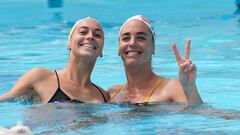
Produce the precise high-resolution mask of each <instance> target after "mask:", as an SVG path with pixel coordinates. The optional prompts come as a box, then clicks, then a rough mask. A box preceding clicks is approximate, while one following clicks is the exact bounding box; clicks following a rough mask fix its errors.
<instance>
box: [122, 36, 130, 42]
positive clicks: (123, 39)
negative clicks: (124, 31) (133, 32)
mask: <svg viewBox="0 0 240 135" xmlns="http://www.w3.org/2000/svg"><path fill="white" fill-rule="evenodd" d="M129 39H130V38H129V37H122V38H121V40H122V41H124V42H127V41H129Z"/></svg>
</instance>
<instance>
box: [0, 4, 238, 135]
mask: <svg viewBox="0 0 240 135" xmlns="http://www.w3.org/2000/svg"><path fill="white" fill-rule="evenodd" d="M135 14H143V15H145V16H146V17H148V18H149V19H150V20H151V21H152V22H153V24H154V26H155V29H156V34H157V38H156V54H155V55H154V57H153V68H154V71H155V72H156V73H157V74H159V75H162V76H164V77H169V78H177V73H178V71H177V64H176V61H175V58H174V57H175V56H174V54H173V52H172V51H171V44H172V43H173V42H175V43H177V45H178V47H179V49H180V50H181V52H184V47H185V41H186V39H189V38H190V39H191V40H192V46H191V47H192V48H191V59H192V60H193V62H194V63H196V64H197V67H198V77H197V85H198V89H199V93H200V95H201V97H202V99H203V101H204V102H205V103H204V105H200V106H193V107H187V106H183V105H178V104H165V103H162V104H157V105H151V106H141V105H126V104H120V105H119V104H101V105H99V104H97V105H91V104H67V103H62V104H47V105H32V104H30V103H19V102H16V103H8V102H7V103H0V127H7V128H9V127H11V126H13V125H15V124H16V122H17V121H23V122H24V123H26V125H28V126H30V127H31V129H32V130H33V132H34V133H35V134H63V135H65V134H123V135H125V134H238V133H239V131H240V122H239V118H240V112H239V111H240V109H239V106H240V102H239V99H240V88H239V84H240V73H239V71H240V38H239V36H240V11H239V10H237V6H236V5H235V1H234V0H221V1H219V0H211V1H207V0H204V1H195V0H185V1H179V0H159V1H154V0H149V1H143V0H140V1H139V0H131V1H126V0H116V1H114V2H113V1H111V0H101V1H94V0H81V1H77V0H71V1H68V0H34V1H32V0H8V1H0V20H1V21H0V51H1V53H0V94H3V93H4V92H6V91H7V90H9V89H10V88H11V87H12V86H13V84H14V83H15V81H16V80H17V79H18V78H19V77H20V76H21V75H22V74H23V73H24V72H26V71H27V70H29V69H31V68H34V67H44V68H49V69H53V70H54V69H61V68H63V67H64V66H65V65H66V63H67V58H68V51H67V37H68V32H69V30H70V28H71V26H72V25H73V24H74V22H75V21H76V20H78V19H80V18H83V17H86V16H91V17H94V18H96V19H98V20H99V21H100V22H101V24H102V25H103V27H104V31H105V37H106V38H105V46H104V52H103V55H104V56H103V58H99V59H98V60H97V63H96V66H95V68H94V72H93V75H92V81H93V82H95V83H96V84H98V85H100V86H101V87H103V88H104V89H107V88H108V87H110V86H111V85H113V84H117V83H124V82H126V79H125V74H124V68H123V64H122V61H121V59H120V57H119V56H117V53H118V30H119V28H120V26H121V24H122V23H123V22H124V20H126V19H127V18H129V17H131V16H132V15H135Z"/></svg>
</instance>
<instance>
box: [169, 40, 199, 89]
mask: <svg viewBox="0 0 240 135" xmlns="http://www.w3.org/2000/svg"><path fill="white" fill-rule="evenodd" d="M190 43H191V40H187V44H186V52H185V56H184V58H181V56H180V54H179V52H178V49H177V46H176V44H173V45H172V48H173V51H174V54H175V56H176V60H177V63H178V68H179V81H180V82H181V84H182V85H183V87H188V86H190V85H195V80H196V76H197V68H196V65H195V64H193V63H192V61H191V60H189V55H190Z"/></svg>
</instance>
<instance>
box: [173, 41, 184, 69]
mask: <svg viewBox="0 0 240 135" xmlns="http://www.w3.org/2000/svg"><path fill="white" fill-rule="evenodd" d="M172 49H173V52H174V54H175V57H176V60H177V63H178V65H180V64H181V63H182V58H181V56H180V54H179V52H178V49H177V46H176V44H175V43H174V44H173V45H172Z"/></svg>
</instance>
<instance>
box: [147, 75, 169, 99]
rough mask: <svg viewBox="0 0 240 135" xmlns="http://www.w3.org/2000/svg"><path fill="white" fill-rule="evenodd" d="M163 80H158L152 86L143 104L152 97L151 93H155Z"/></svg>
mask: <svg viewBox="0 0 240 135" xmlns="http://www.w3.org/2000/svg"><path fill="white" fill-rule="evenodd" d="M163 80H164V79H160V80H158V81H157V83H156V84H155V85H154V87H153V88H152V90H151V91H150V92H149V94H148V96H147V97H146V98H145V100H144V103H148V102H149V101H148V100H149V98H150V97H151V96H152V94H153V92H155V91H156V90H157V88H158V86H159V85H160V84H161V83H162V81H163Z"/></svg>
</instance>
